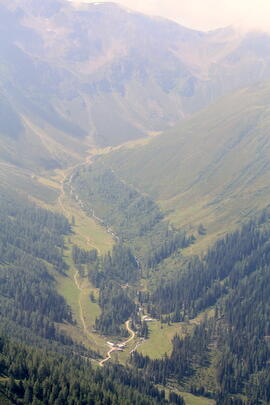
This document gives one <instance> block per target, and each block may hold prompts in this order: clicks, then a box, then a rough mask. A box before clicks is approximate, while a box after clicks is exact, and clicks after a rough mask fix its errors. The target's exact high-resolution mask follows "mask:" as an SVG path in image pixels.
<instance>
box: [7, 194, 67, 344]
mask: <svg viewBox="0 0 270 405" xmlns="http://www.w3.org/2000/svg"><path fill="white" fill-rule="evenodd" d="M0 224H1V232H0V300H1V309H0V316H1V322H4V323H5V324H6V327H7V328H8V327H9V326H8V325H10V324H12V323H13V325H16V327H19V326H20V327H22V328H26V329H28V330H29V333H30V332H33V334H34V335H36V336H40V337H42V338H45V339H50V340H51V339H52V340H57V341H60V342H62V343H65V342H66V343H72V342H71V340H70V338H69V337H68V336H65V335H63V333H62V332H59V331H58V330H57V328H56V326H55V325H56V324H57V323H63V322H72V317H71V312H70V309H69V307H68V306H67V304H66V302H65V300H64V299H63V297H61V296H60V295H59V294H58V293H57V291H56V288H55V279H54V275H53V274H57V273H58V272H60V273H64V272H65V271H66V269H67V267H66V263H65V262H64V260H63V251H64V248H65V247H64V236H65V235H68V234H69V233H70V231H71V228H70V225H69V223H68V221H67V219H66V218H64V217H63V216H62V215H59V214H54V213H52V212H49V211H47V210H44V209H41V208H38V207H37V206H35V205H34V204H32V203H30V202H29V201H27V200H25V199H24V198H23V197H21V198H18V195H17V196H14V195H12V194H9V193H7V192H6V190H4V191H2V192H1V195H0Z"/></svg>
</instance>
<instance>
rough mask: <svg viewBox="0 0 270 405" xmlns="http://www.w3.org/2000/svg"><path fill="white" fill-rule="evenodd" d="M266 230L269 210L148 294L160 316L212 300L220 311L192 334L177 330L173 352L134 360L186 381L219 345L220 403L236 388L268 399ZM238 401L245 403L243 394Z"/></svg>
mask: <svg viewBox="0 0 270 405" xmlns="http://www.w3.org/2000/svg"><path fill="white" fill-rule="evenodd" d="M269 237H270V211H269V210H265V211H264V212H263V213H262V214H261V215H260V216H259V217H258V218H256V219H254V220H252V221H250V222H249V223H248V224H246V225H244V226H243V227H242V228H241V230H239V231H236V232H235V233H233V234H230V235H228V236H227V237H226V238H225V239H223V240H221V241H219V242H217V243H216V245H215V246H214V247H213V248H211V249H210V250H209V251H208V253H207V254H206V256H205V257H202V258H197V259H196V260H195V261H191V262H190V264H189V266H188V267H187V269H186V271H185V272H183V273H181V274H180V275H179V277H178V279H177V280H176V281H175V282H173V283H172V282H169V283H168V284H167V285H163V286H160V287H159V288H158V289H157V290H156V291H155V292H154V294H153V295H152V297H151V298H150V301H151V305H152V308H153V311H154V312H155V314H156V315H157V316H162V315H161V314H168V316H169V319H170V321H173V319H174V316H175V311H176V312H178V313H180V314H182V317H189V318H191V319H192V318H193V317H194V316H195V315H196V314H197V313H198V312H199V311H202V310H204V309H205V308H208V307H209V306H215V315H214V316H213V317H212V318H210V319H208V320H205V321H204V322H202V323H201V325H199V326H197V327H196V328H195V330H194V331H193V333H192V334H191V335H190V336H187V337H184V338H180V337H179V336H176V337H175V338H174V340H173V351H172V354H171V356H169V357H166V358H165V359H163V360H154V361H153V360H150V359H149V358H147V357H143V356H141V355H139V354H137V353H135V354H134V355H133V362H134V364H135V365H136V366H137V367H139V368H142V369H144V370H145V371H146V373H147V375H149V376H153V380H154V381H155V382H160V383H162V382H163V383H164V381H166V379H168V378H172V377H174V378H176V379H177V380H178V381H181V379H183V378H186V377H189V376H192V375H194V374H195V373H196V368H198V367H205V366H207V365H209V362H210V353H211V348H213V347H215V349H216V350H217V351H218V353H219V355H218V359H217V364H216V380H217V383H218V392H219V393H218V392H216V393H215V395H218V403H219V404H223V403H224V404H227V403H228V404H229V403H234V402H233V400H232V396H234V395H237V394H239V393H243V394H244V395H245V397H246V398H249V400H248V403H250V404H258V403H269V401H270V391H269V387H270V380H269V376H270V369H269V360H270V340H269V335H270V329H269V326H270V324H269V317H270V305H269V294H270V283H269V281H270V279H269V277H270V273H269V260H270V256H269V255H270V243H269V239H270V238H269ZM171 313H172V314H171ZM170 314H171V315H170ZM201 388H203V389H202V392H205V393H207V387H194V386H193V387H192V386H190V390H192V391H193V392H194V391H195V392H196V390H197V391H198V392H199V391H200V390H201ZM212 394H213V393H212ZM237 401H238V402H237ZM242 401H244V400H243V399H242ZM235 403H242V402H241V400H240V397H239V398H238V399H237V400H236V402H235ZM244 403H245V401H244Z"/></svg>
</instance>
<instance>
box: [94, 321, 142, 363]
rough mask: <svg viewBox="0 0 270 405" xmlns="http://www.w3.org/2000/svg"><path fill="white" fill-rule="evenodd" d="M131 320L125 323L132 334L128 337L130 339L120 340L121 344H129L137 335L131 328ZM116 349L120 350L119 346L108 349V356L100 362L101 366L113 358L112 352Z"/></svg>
mask: <svg viewBox="0 0 270 405" xmlns="http://www.w3.org/2000/svg"><path fill="white" fill-rule="evenodd" d="M130 322H131V320H130V319H129V320H128V321H126V323H125V325H126V329H127V331H128V333H129V334H130V337H129V338H128V340H125V341H124V342H120V344H121V345H123V346H126V345H127V344H128V343H129V342H131V341H132V340H133V339H134V338H135V336H136V334H135V332H134V331H133V330H132V329H131V328H130V326H129V324H130ZM116 351H118V350H117V348H116V347H112V348H111V349H110V350H109V351H108V353H107V357H106V358H105V359H103V360H101V361H100V362H99V365H100V366H103V364H104V363H106V361H108V360H110V359H111V358H112V356H111V354H112V353H113V352H116Z"/></svg>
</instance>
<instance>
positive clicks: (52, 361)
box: [0, 336, 183, 405]
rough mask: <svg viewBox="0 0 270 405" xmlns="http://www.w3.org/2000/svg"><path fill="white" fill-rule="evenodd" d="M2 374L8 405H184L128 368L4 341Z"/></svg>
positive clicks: (1, 390)
mask: <svg viewBox="0 0 270 405" xmlns="http://www.w3.org/2000/svg"><path fill="white" fill-rule="evenodd" d="M0 374H1V384H0V394H1V395H2V397H0V400H2V399H6V400H8V402H7V403H8V404H16V405H19V404H21V405H30V404H34V405H41V404H48V405H51V404H56V405H81V404H85V405H94V404H97V405H105V404H106V405H133V404H137V405H157V404H162V405H165V404H169V403H170V404H179V405H182V404H183V401H182V399H181V397H180V396H177V395H172V396H171V399H170V401H167V400H166V399H165V392H164V391H159V390H158V389H157V388H155V387H154V386H153V385H152V384H151V382H149V381H147V380H145V379H142V377H141V376H140V375H139V374H138V373H131V372H129V370H128V369H126V368H124V367H122V366H110V367H106V369H101V368H100V367H99V368H93V367H92V366H91V365H90V363H89V362H88V361H87V360H84V359H82V358H81V357H75V356H74V357H73V358H70V357H69V358H68V357H63V356H62V357H61V356H60V355H57V354H55V353H54V354H53V353H50V352H46V351H44V350H36V349H33V348H29V347H27V346H25V345H21V344H18V343H14V342H11V341H10V340H8V339H7V338H6V337H4V336H1V339H0ZM1 403H2V402H1Z"/></svg>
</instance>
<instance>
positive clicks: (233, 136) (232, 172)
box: [102, 83, 270, 234]
mask: <svg viewBox="0 0 270 405" xmlns="http://www.w3.org/2000/svg"><path fill="white" fill-rule="evenodd" d="M269 100H270V84H269V83H266V84H263V85H258V86H254V87H253V88H251V89H243V90H241V91H239V92H237V93H235V94H234V95H231V96H228V97H227V98H224V99H222V100H221V101H219V102H218V103H216V104H215V105H212V106H211V107H209V108H208V109H206V110H204V111H203V112H201V113H199V114H197V115H195V116H194V117H193V118H191V119H189V120H186V121H185V122H183V123H182V124H180V125H178V126H177V127H176V128H174V129H172V130H170V131H169V132H166V133H165V134H164V135H160V136H157V137H156V138H154V139H153V140H152V141H151V142H149V143H148V144H147V145H141V146H137V147H135V148H133V149H127V148H125V147H123V148H122V149H120V150H118V151H115V152H113V153H111V154H109V155H106V156H105V157H103V158H102V159H103V161H104V162H105V164H106V165H107V166H109V167H111V168H112V169H113V170H114V171H115V173H116V174H117V175H118V176H119V177H120V178H122V179H124V180H125V181H127V182H128V183H130V184H132V185H134V186H135V187H136V188H138V189H139V190H140V191H142V192H146V193H148V194H150V196H151V197H153V198H154V199H155V200H158V201H159V202H160V204H161V206H162V207H163V208H164V209H166V210H169V212H170V219H171V220H173V221H174V222H175V223H176V224H177V225H183V224H193V225H196V226H197V225H198V224H200V223H203V224H204V225H205V226H206V228H207V229H208V234H209V233H210V234H211V233H218V232H221V231H223V230H224V228H226V229H227V228H228V227H230V226H233V225H234V224H236V223H237V222H239V221H241V220H242V219H244V218H245V217H246V216H249V215H250V214H251V213H253V212H254V211H256V210H257V209H259V208H262V207H264V206H266V205H267V203H268V201H269V190H270V189H269V181H270V180H269V179H270V176H269V170H270V163H269V162H270V139H269V133H268V131H269V123H270V110H269Z"/></svg>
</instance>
